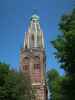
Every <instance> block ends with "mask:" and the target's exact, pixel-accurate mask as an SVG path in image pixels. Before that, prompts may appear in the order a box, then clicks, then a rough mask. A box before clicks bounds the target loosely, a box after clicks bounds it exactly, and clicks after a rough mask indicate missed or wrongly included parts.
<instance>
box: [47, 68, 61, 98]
mask: <svg viewBox="0 0 75 100" xmlns="http://www.w3.org/2000/svg"><path fill="white" fill-rule="evenodd" d="M47 78H48V81H47V82H48V87H49V92H50V100H61V98H62V95H61V83H62V79H63V78H62V77H61V76H60V75H59V73H58V72H57V70H55V69H52V70H50V71H48V73H47Z"/></svg>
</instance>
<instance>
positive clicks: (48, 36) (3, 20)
mask: <svg viewBox="0 0 75 100" xmlns="http://www.w3.org/2000/svg"><path fill="white" fill-rule="evenodd" d="M74 6H75V0H0V61H2V62H6V63H8V64H10V65H11V66H12V67H13V68H15V69H17V68H19V66H20V48H22V47H23V41H24V33H25V32H27V30H28V25H29V19H30V17H31V16H32V14H33V13H34V14H37V15H38V16H39V17H40V23H41V28H42V30H43V32H44V38H45V46H46V48H45V51H46V66H47V70H49V69H52V68H56V69H57V70H58V71H59V72H60V73H63V71H62V70H60V67H59V66H60V65H59V64H58V61H57V60H56V59H55V57H54V54H53V53H54V51H55V49H54V48H53V46H52V45H51V43H50V41H52V40H54V39H55V38H56V37H57V36H58V34H61V32H60V31H59V29H58V24H59V23H60V19H61V16H62V15H64V14H65V13H67V12H70V11H71V10H72V9H73V7H74Z"/></svg>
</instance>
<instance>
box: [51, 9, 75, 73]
mask: <svg viewBox="0 0 75 100" xmlns="http://www.w3.org/2000/svg"><path fill="white" fill-rule="evenodd" d="M59 27H60V30H61V31H62V32H63V33H62V34H61V36H58V37H57V39H56V40H54V41H52V44H53V46H54V47H55V48H56V50H57V51H56V52H55V54H56V57H57V59H58V60H59V62H60V63H61V67H62V68H63V69H64V70H65V71H66V73H67V74H71V73H72V74H73V73H75V9H74V10H73V12H72V13H70V14H68V15H65V16H63V17H62V19H61V22H60V24H59Z"/></svg>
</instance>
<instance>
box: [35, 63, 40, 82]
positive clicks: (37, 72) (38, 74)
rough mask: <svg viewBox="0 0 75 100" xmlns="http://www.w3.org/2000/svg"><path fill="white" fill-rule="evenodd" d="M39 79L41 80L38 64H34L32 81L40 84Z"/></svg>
mask: <svg viewBox="0 0 75 100" xmlns="http://www.w3.org/2000/svg"><path fill="white" fill-rule="evenodd" d="M40 79H41V70H40V64H34V80H35V81H36V82H40Z"/></svg>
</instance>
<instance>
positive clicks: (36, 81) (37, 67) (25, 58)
mask: <svg viewBox="0 0 75 100" xmlns="http://www.w3.org/2000/svg"><path fill="white" fill-rule="evenodd" d="M20 62H21V70H22V72H24V73H27V74H29V76H30V79H31V82H32V86H33V87H34V88H35V90H36V94H35V97H36V99H35V100H47V87H46V75H45V74H46V64H45V62H46V57H45V44H44V35H43V32H42V29H41V27H40V18H39V16H37V15H33V16H32V17H31V18H30V23H29V27H28V32H26V33H25V38H24V47H23V48H21V54H20Z"/></svg>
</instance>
